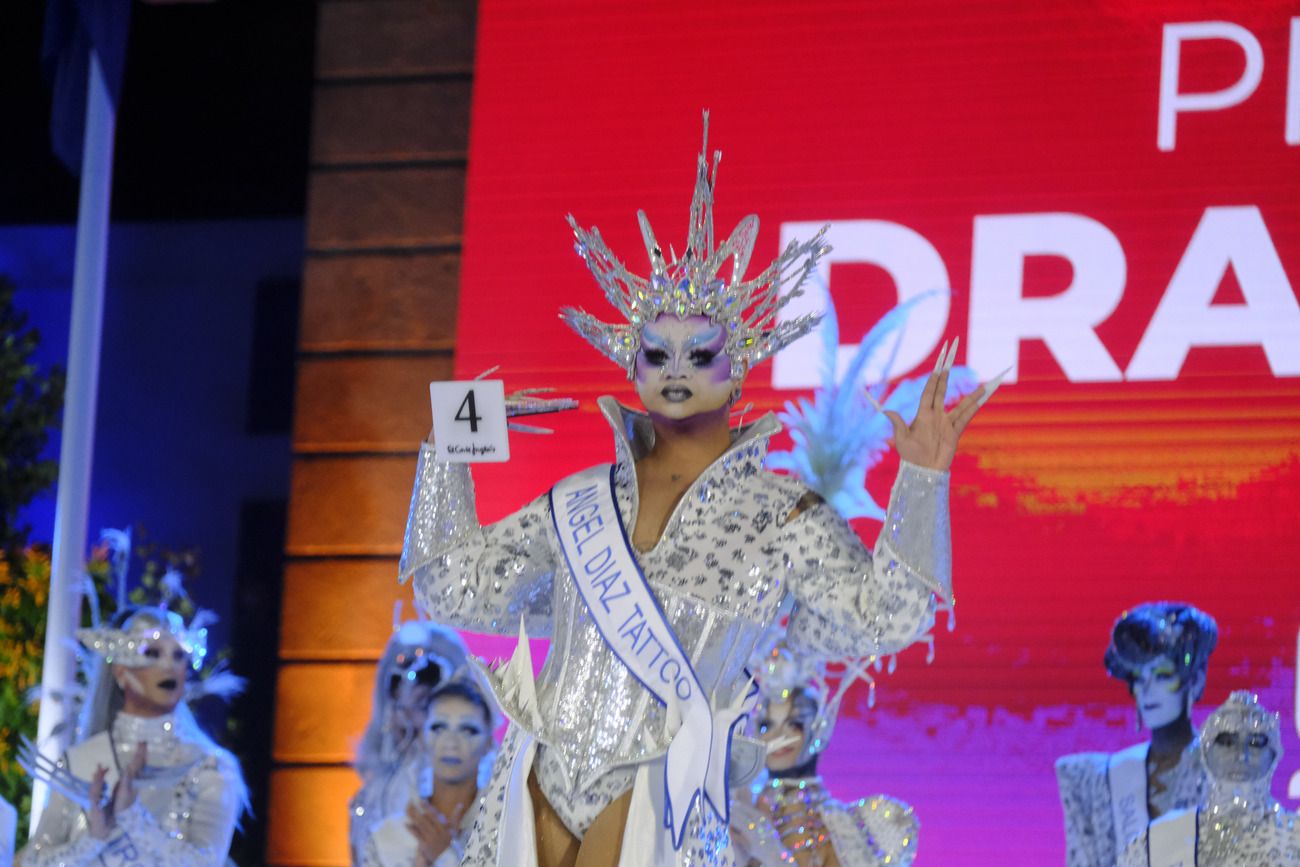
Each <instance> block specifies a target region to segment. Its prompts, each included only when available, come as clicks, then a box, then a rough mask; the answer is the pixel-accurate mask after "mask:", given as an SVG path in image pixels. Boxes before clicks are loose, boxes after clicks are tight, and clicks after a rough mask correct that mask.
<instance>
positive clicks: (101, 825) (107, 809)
mask: <svg viewBox="0 0 1300 867" xmlns="http://www.w3.org/2000/svg"><path fill="white" fill-rule="evenodd" d="M107 775H108V768H106V767H104V766H103V765H100V766H99V767H97V768H95V775H94V776H93V777H91V778H90V810H89V811H87V813H86V825H87V831H88V832H89V834H90V836H92V837H94V838H95V839H96V840H107V839H108V834H109V832H110V831H112V830H113V825H114V822H113V808H112V805H111V804H108V803H105V800H104V786H105V783H104V778H105V777H106V776H107Z"/></svg>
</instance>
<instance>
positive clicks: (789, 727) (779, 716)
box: [757, 697, 817, 774]
mask: <svg viewBox="0 0 1300 867" xmlns="http://www.w3.org/2000/svg"><path fill="white" fill-rule="evenodd" d="M816 715H817V709H816V707H814V706H813V704H812V702H811V701H809V700H808V699H806V698H803V697H800V698H799V700H798V701H796V700H794V698H793V697H792V698H788V699H785V700H784V701H769V702H767V703H766V704H764V705H761V706H760V713H759V716H758V725H757V729H758V731H757V734H758V738H759V740H762V741H764V742H766V743H769V744H770V743H773V742H774V741H779V742H780V743H781V745H780V746H778V747H776V748H774V749H771V750H770V751H769V752H768V754H767V769H768V770H769V771H771V772H772V773H775V774H780V773H782V772H784V771H788V770H790V769H791V768H797V767H799V766H800V765H803V764H806V763H807V762H808V760H809V759H811V758H812V752H811V750H810V747H811V740H812V724H813V719H814V718H815V717H816Z"/></svg>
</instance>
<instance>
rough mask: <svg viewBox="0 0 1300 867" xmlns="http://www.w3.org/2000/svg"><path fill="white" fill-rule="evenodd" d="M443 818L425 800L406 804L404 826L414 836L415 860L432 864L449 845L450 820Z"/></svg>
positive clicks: (456, 818) (450, 838)
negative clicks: (416, 854)
mask: <svg viewBox="0 0 1300 867" xmlns="http://www.w3.org/2000/svg"><path fill="white" fill-rule="evenodd" d="M459 818H460V817H459V816H456V817H454V819H446V818H443V816H442V814H441V813H439V812H438V811H437V810H435V809H434V808H433V807H432V806H431V805H430V804H429V803H428V802H427V801H424V800H421V799H416V800H413V801H411V803H409V804H407V805H406V827H407V829H408V830H410V832H411V834H412V835H414V837H415V842H416V846H417V848H418V857H417V859H416V860H417V862H418V863H422V864H433V862H434V861H436V860H438V856H439V855H441V854H442V853H443V852H446V851H447V849H448V848H449V847H450V846H451V840H452V825H451V822H452V821H458V820H459Z"/></svg>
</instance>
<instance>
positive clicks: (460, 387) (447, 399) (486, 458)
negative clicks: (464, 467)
mask: <svg viewBox="0 0 1300 867" xmlns="http://www.w3.org/2000/svg"><path fill="white" fill-rule="evenodd" d="M429 400H430V402H431V403H432V404H433V442H434V451H435V453H436V454H437V457H438V460H440V461H444V462H446V463H450V464H477V463H489V462H500V461H507V460H510V437H509V433H508V432H507V431H506V390H505V384H504V383H503V382H502V381H501V380H499V379H475V380H468V381H460V382H431V383H429Z"/></svg>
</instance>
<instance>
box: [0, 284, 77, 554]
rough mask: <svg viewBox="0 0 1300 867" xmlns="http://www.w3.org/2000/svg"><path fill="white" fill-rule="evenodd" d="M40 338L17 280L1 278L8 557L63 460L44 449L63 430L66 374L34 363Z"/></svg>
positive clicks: (4, 540) (1, 523)
mask: <svg viewBox="0 0 1300 867" xmlns="http://www.w3.org/2000/svg"><path fill="white" fill-rule="evenodd" d="M39 342H40V334H39V333H38V332H37V331H36V329H35V328H29V327H28V325H27V314H26V313H24V312H23V311H21V310H19V309H18V308H17V307H15V306H14V284H13V282H12V281H11V280H9V279H8V278H6V277H0V550H3V551H4V553H5V555H6V557H7V558H13V557H17V556H19V551H20V550H21V549H22V547H23V546H24V545H26V543H27V536H28V533H29V532H30V528H29V527H27V526H26V525H24V524H22V523H21V518H20V514H21V512H22V509H23V508H24V507H25V506H26V505H27V504H28V503H30V502H31V501H32V498H33V497H35V496H36V495H37V494H39V493H41V492H42V491H44V490H45V489H46V488H48V487H49V486H50V485H51V484H53V482H54V480H55V478H56V477H57V475H58V462H57V461H54V460H51V459H42V458H41V452H42V451H44V449H45V445H46V443H47V442H48V441H49V437H50V432H51V431H53V430H56V429H57V428H58V423H59V411H60V409H61V408H62V406H63V372H62V371H61V370H59V369H58V368H55V369H53V370H51V371H49V372H48V373H45V372H42V371H41V369H40V368H39V367H38V366H37V365H36V364H35V363H34V362H33V361H32V356H33V355H34V354H35V352H36V346H37V344H38V343H39ZM10 565H11V566H13V565H14V564H13V563H12V562H11V563H10Z"/></svg>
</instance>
